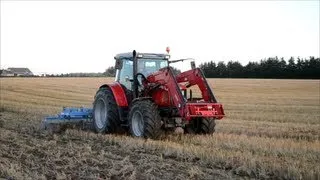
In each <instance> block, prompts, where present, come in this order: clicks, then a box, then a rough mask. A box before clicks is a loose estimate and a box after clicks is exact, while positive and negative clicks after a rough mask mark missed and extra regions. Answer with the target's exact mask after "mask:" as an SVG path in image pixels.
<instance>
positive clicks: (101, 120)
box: [93, 87, 119, 133]
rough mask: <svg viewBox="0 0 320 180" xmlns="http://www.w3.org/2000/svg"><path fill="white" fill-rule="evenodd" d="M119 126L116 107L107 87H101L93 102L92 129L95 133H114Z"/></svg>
mask: <svg viewBox="0 0 320 180" xmlns="http://www.w3.org/2000/svg"><path fill="white" fill-rule="evenodd" d="M118 125H119V113H118V106H117V104H116V101H115V99H114V96H113V93H112V91H111V89H110V88H109V87H101V88H100V89H99V90H98V91H97V93H96V95H95V97H94V102H93V128H94V130H95V131H96V132H97V133H104V132H106V133H114V132H116V129H117V128H118Z"/></svg>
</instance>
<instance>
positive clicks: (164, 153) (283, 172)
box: [0, 78, 320, 179]
mask: <svg viewBox="0 0 320 180" xmlns="http://www.w3.org/2000/svg"><path fill="white" fill-rule="evenodd" d="M111 81H113V79H108V78H1V79H0V95H1V96H0V99H1V106H0V110H1V112H0V178H14V179H98V178H102V179H239V178H255V179H256V178H258V179H320V141H319V140H320V81H319V80H267V79H209V83H210V85H211V86H212V87H213V90H214V93H215V95H216V97H217V99H218V100H219V101H220V102H221V103H223V105H224V107H225V113H226V115H227V117H226V118H224V119H223V120H221V121H218V122H217V129H216V133H214V134H213V135H208V136H200V135H197V136H195V135H193V136H191V135H183V136H173V135H168V136H166V137H163V138H162V139H161V140H158V141H154V140H144V139H138V138H132V137H130V136H127V135H100V134H95V133H93V132H89V131H81V130H78V129H68V130H67V131H66V132H64V133H61V134H53V135H52V134H47V133H45V132H42V131H40V130H39V126H40V123H41V120H42V118H43V117H44V116H46V115H50V114H56V113H58V112H60V111H61V108H62V107H63V106H87V107H91V104H92V101H93V96H94V94H95V92H96V90H97V88H98V87H99V85H101V84H103V83H107V82H111Z"/></svg>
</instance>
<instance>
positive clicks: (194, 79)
mask: <svg viewBox="0 0 320 180" xmlns="http://www.w3.org/2000/svg"><path fill="white" fill-rule="evenodd" d="M176 80H177V82H178V83H182V82H188V83H187V87H190V86H193V85H198V87H199V89H200V91H201V94H202V97H203V100H204V101H206V102H213V103H216V102H217V100H216V98H215V96H214V95H213V93H212V90H211V88H210V86H209V85H208V82H207V80H206V78H205V77H204V74H203V72H202V71H201V69H199V68H195V69H191V70H189V71H185V72H182V73H180V74H178V75H177V76H176Z"/></svg>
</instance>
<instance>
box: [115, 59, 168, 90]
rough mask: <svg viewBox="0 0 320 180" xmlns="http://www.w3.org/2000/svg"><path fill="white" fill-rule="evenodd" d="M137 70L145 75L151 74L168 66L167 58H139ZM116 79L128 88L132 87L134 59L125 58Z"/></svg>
mask: <svg viewBox="0 0 320 180" xmlns="http://www.w3.org/2000/svg"><path fill="white" fill-rule="evenodd" d="M137 63H138V67H137V72H138V73H142V74H143V75H144V76H145V77H147V76H148V75H149V74H151V73H153V72H156V71H158V70H159V69H161V68H164V67H167V66H168V61H167V60H162V59H142V58H141V59H138V62H137ZM116 74H117V75H116V81H119V82H120V83H121V84H123V85H124V86H125V87H126V88H127V89H131V88H132V81H131V80H132V79H133V77H132V74H133V61H131V60H127V59H124V60H123V67H122V69H121V70H120V71H119V70H117V73H116Z"/></svg>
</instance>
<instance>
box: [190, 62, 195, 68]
mask: <svg viewBox="0 0 320 180" xmlns="http://www.w3.org/2000/svg"><path fill="white" fill-rule="evenodd" d="M190 64H191V69H195V68H196V63H195V62H194V61H191V62H190Z"/></svg>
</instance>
